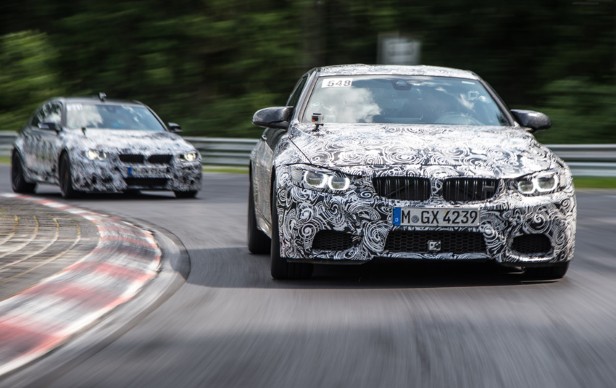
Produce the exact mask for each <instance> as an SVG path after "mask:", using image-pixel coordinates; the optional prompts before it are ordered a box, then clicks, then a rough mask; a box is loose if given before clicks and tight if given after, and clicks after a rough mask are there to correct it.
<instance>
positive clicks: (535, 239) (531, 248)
mask: <svg viewBox="0 0 616 388" xmlns="http://www.w3.org/2000/svg"><path fill="white" fill-rule="evenodd" d="M511 249H513V250H514V251H516V252H519V253H522V254H526V255H538V254H547V253H549V252H550V250H551V249H552V244H551V243H550V239H549V238H548V236H546V235H545V234H525V235H522V236H518V237H516V238H514V239H513V243H512V244H511Z"/></svg>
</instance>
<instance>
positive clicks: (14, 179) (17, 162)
mask: <svg viewBox="0 0 616 388" xmlns="http://www.w3.org/2000/svg"><path fill="white" fill-rule="evenodd" d="M11 186H12V188H13V191H14V192H15V193H19V194H33V193H34V191H35V190H36V183H30V182H28V181H27V180H26V177H25V174H24V165H23V162H22V160H21V157H20V156H19V154H18V153H17V151H15V152H14V153H13V157H12V158H11Z"/></svg>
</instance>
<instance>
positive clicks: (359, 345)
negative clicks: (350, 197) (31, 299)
mask: <svg viewBox="0 0 616 388" xmlns="http://www.w3.org/2000/svg"><path fill="white" fill-rule="evenodd" d="M247 187H248V178H247V176H246V175H227V174H206V175H205V176H204V190H203V191H202V192H201V193H200V194H199V195H198V198H197V199H193V200H176V199H174V198H173V195H172V194H171V193H146V194H143V195H141V196H135V197H124V196H109V195H108V196H102V195H97V196H88V197H85V198H83V199H79V200H75V201H71V203H72V204H74V205H76V206H79V207H83V208H87V209H91V210H95V211H99V212H106V213H111V214H116V215H120V216H124V217H129V218H132V219H138V220H143V221H145V222H147V223H149V224H152V225H156V226H158V227H160V228H161V230H166V231H169V232H171V233H173V234H174V235H175V236H177V237H178V238H179V239H180V240H181V241H182V242H183V244H184V246H185V248H186V249H187V251H188V254H189V256H190V265H191V270H190V274H189V276H188V278H187V279H186V282H185V283H183V284H182V285H181V286H180V287H179V288H178V289H177V290H176V291H175V292H174V293H173V294H172V295H171V296H170V297H169V298H168V299H166V300H164V301H162V302H161V303H159V305H158V306H157V307H156V308H155V309H154V310H153V311H152V312H151V313H150V314H149V315H147V316H144V317H142V318H141V319H140V320H139V321H138V322H136V323H134V324H133V325H131V327H129V328H127V329H126V331H125V332H124V333H123V334H122V335H119V336H117V337H116V338H111V339H107V345H106V346H105V347H101V348H100V349H99V350H98V351H96V352H94V353H92V354H90V355H89V356H88V357H85V358H80V359H77V360H71V361H70V362H69V364H68V366H65V367H63V368H59V369H57V370H51V371H49V370H45V371H42V368H40V367H38V366H37V365H36V364H35V365H33V366H31V367H29V368H28V369H27V370H26V371H25V372H26V373H27V376H28V377H29V379H28V383H29V384H32V385H36V386H50V387H77V386H79V387H81V386H83V387H128V386H131V387H150V388H153V387H582V386H583V387H607V386H616V368H614V363H615V360H616V281H615V280H616V254H615V253H614V252H616V191H580V192H578V232H577V246H576V257H575V259H574V262H573V264H572V266H571V267H570V270H569V273H568V275H567V277H566V278H565V279H563V280H561V281H558V282H538V283H530V282H522V281H521V278H520V277H519V276H517V275H516V274H505V273H501V272H498V271H496V270H495V269H494V268H492V267H488V266H485V265H484V266H478V265H473V266H470V265H468V266H435V265H419V264H412V263H411V264H408V263H395V264H392V263H388V264H374V265H369V266H363V267H334V266H327V267H319V268H317V271H316V274H315V277H314V278H313V279H311V280H308V281H292V282H277V281H273V280H272V279H271V278H270V275H269V257H268V256H260V255H251V254H249V253H248V250H247V249H246V244H245V233H246V207H247V206H246V197H247ZM9 191H10V184H9V168H8V166H2V167H1V168H0V192H9ZM39 196H42V197H47V198H51V199H55V200H60V201H61V200H62V199H61V198H60V195H59V191H58V190H57V189H56V188H54V187H51V186H45V187H42V188H41V189H39ZM145 292H148V290H147V289H146V291H145ZM129 306H130V304H129ZM101 340H102V339H101ZM60 357H63V355H62V352H57V353H54V354H51V355H50V356H48V357H47V361H48V363H49V361H51V362H52V363H53V362H54V358H60ZM57 361H58V365H60V364H61V363H62V360H59V359H58V360H57ZM13 383H15V382H14V381H13V382H12V384H13ZM0 385H2V384H1V382H0ZM17 385H19V384H17Z"/></svg>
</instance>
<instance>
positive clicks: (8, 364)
mask: <svg viewBox="0 0 616 388" xmlns="http://www.w3.org/2000/svg"><path fill="white" fill-rule="evenodd" d="M0 196H2V197H7V198H19V199H23V200H26V201H32V202H34V203H37V204H39V205H45V206H49V207H52V208H54V209H59V210H62V211H66V212H68V213H72V214H76V215H79V216H81V217H84V218H85V219H87V220H89V221H91V222H93V223H94V224H95V225H96V227H97V229H98V235H99V241H98V245H97V246H96V248H95V249H94V250H93V251H91V252H90V253H89V254H87V255H86V256H85V257H84V258H82V259H81V260H79V261H78V262H76V263H74V264H73V265H71V266H69V267H67V268H65V269H64V270H62V271H61V272H59V273H57V274H55V275H53V276H51V277H49V278H47V279H45V280H43V281H42V282H40V283H39V284H37V285H36V286H34V287H31V288H29V289H27V290H25V291H23V292H21V293H19V294H17V295H15V296H13V297H11V298H9V299H5V300H3V301H0V376H2V375H4V374H6V373H8V372H10V371H12V370H15V369H16V368H19V367H21V366H23V365H25V364H27V363H29V362H31V361H33V360H35V359H37V358H39V357H41V356H42V355H44V354H46V353H48V352H50V351H51V350H53V349H55V348H57V347H58V346H59V345H61V344H63V343H65V342H66V341H67V340H68V339H69V338H70V337H71V336H73V335H75V334H76V333H78V332H79V331H81V330H83V329H85V328H87V327H88V326H90V325H92V324H93V323H94V322H96V321H97V320H98V319H100V318H101V317H102V316H103V315H105V314H106V313H108V312H110V311H111V310H112V309H113V308H115V307H117V306H119V305H120V304H122V303H125V302H127V301H128V300H130V299H131V298H132V297H134V296H135V295H136V294H137V293H138V292H139V291H140V290H141V289H142V288H143V287H144V285H145V284H146V283H147V282H148V281H150V280H151V279H153V278H154V277H156V275H157V273H158V272H159V270H160V265H161V256H162V253H161V250H160V248H159V247H158V245H157V244H156V241H155V240H154V237H153V235H152V233H151V232H149V231H147V230H143V229H140V228H138V227H137V226H135V225H132V224H130V223H128V222H125V221H122V220H120V219H118V218H116V217H112V216H108V215H104V214H99V213H95V212H92V211H88V210H83V209H79V208H75V207H72V206H69V205H66V204H63V203H59V202H55V201H50V200H46V199H39V198H33V197H29V196H23V195H15V194H0Z"/></svg>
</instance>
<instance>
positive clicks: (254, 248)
mask: <svg viewBox="0 0 616 388" xmlns="http://www.w3.org/2000/svg"><path fill="white" fill-rule="evenodd" d="M249 179H250V185H249V188H248V223H247V224H248V228H247V229H248V230H247V235H248V250H249V251H250V253H254V254H256V255H260V254H266V253H270V249H271V244H272V241H271V240H270V238H269V237H267V235H266V234H265V233H263V232H262V231H261V230H259V228H258V227H257V216H256V214H255V201H254V194H253V186H252V178H249Z"/></svg>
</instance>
